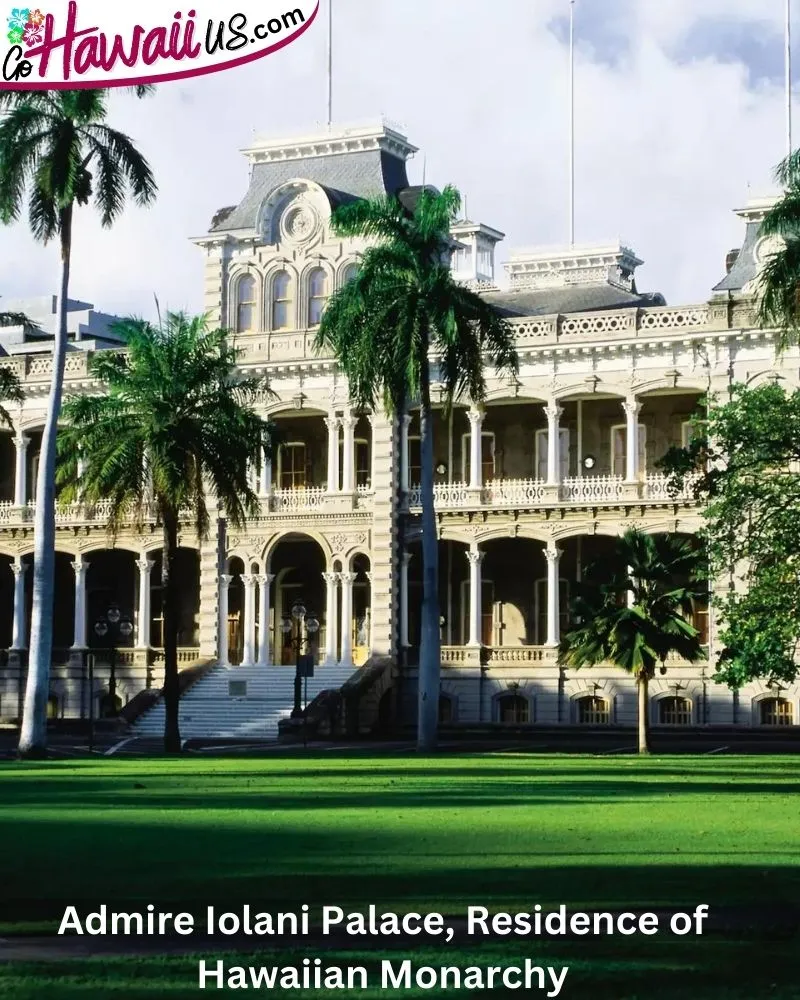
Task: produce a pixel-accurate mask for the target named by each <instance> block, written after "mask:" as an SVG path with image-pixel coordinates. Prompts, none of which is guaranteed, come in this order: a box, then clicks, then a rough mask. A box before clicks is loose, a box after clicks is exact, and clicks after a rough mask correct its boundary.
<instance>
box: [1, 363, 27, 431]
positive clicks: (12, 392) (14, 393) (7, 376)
mask: <svg viewBox="0 0 800 1000" xmlns="http://www.w3.org/2000/svg"><path fill="white" fill-rule="evenodd" d="M22 400H23V394H22V385H21V384H20V381H19V378H18V376H17V374H16V372H12V371H10V370H9V369H8V368H0V423H2V424H5V425H6V427H12V426H13V424H12V421H11V416H10V415H9V413H8V411H7V410H6V409H5V407H4V406H3V405H2V404H3V403H4V402H10V403H21V402H22Z"/></svg>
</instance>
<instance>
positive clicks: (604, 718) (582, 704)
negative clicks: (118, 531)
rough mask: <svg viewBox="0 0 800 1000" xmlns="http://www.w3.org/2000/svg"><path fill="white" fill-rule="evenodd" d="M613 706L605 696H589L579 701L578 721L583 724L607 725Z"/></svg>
mask: <svg viewBox="0 0 800 1000" xmlns="http://www.w3.org/2000/svg"><path fill="white" fill-rule="evenodd" d="M610 721H611V706H610V704H609V703H608V702H607V701H606V700H605V698H596V697H588V698H581V699H580V700H579V701H578V722H579V723H580V725H582V726H607V725H608V723H609V722H610Z"/></svg>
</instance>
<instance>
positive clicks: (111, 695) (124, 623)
mask: <svg viewBox="0 0 800 1000" xmlns="http://www.w3.org/2000/svg"><path fill="white" fill-rule="evenodd" d="M94 634H95V635H96V636H97V637H98V639H105V638H106V636H108V637H109V638H110V639H111V670H110V672H109V675H108V701H109V706H110V710H109V712H108V713H106V714H107V715H109V716H112V717H113V716H115V715H116V714H117V643H118V641H119V640H120V639H130V637H131V636H132V635H133V622H132V621H131V620H130V618H124V617H123V615H122V612H121V611H120V610H119V608H118V607H117V606H116V604H112V605H111V607H110V608H109V609H108V611H107V612H106V614H105V617H104V618H98V620H97V621H96V622H95V623H94Z"/></svg>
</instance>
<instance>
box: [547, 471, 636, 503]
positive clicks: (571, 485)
mask: <svg viewBox="0 0 800 1000" xmlns="http://www.w3.org/2000/svg"><path fill="white" fill-rule="evenodd" d="M623 489H624V480H623V478H622V476H578V477H577V478H575V479H566V480H564V482H563V483H562V484H561V498H562V500H563V501H564V502H565V503H592V504H596V503H599V504H602V503H615V502H617V501H618V500H620V499H621V498H622V494H623Z"/></svg>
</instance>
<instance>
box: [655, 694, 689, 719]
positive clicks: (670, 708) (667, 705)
mask: <svg viewBox="0 0 800 1000" xmlns="http://www.w3.org/2000/svg"><path fill="white" fill-rule="evenodd" d="M658 721H659V722H660V723H661V725H662V726H691V724H692V703H691V702H690V701H689V699H688V698H680V697H678V696H677V695H676V696H675V697H674V698H662V699H661V701H659V703H658Z"/></svg>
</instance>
